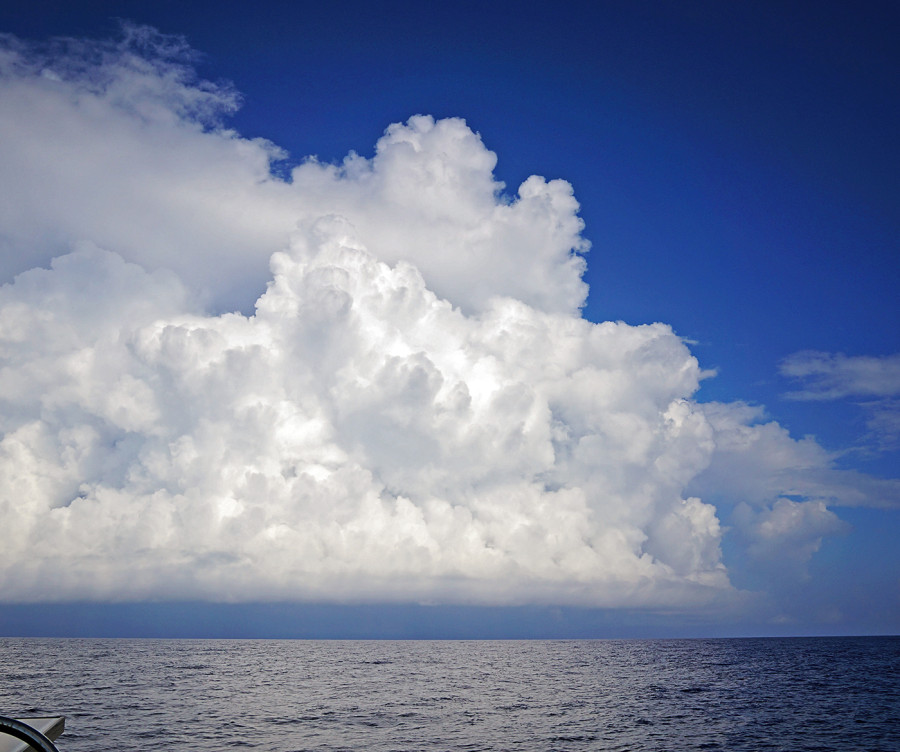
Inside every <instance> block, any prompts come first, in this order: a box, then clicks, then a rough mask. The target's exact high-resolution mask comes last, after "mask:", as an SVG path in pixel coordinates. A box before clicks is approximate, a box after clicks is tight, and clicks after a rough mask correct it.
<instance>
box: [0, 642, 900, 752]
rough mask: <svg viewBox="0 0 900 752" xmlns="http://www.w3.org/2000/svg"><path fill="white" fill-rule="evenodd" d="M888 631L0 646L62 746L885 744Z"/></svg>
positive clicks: (10, 677) (2, 672) (34, 710)
mask: <svg viewBox="0 0 900 752" xmlns="http://www.w3.org/2000/svg"><path fill="white" fill-rule="evenodd" d="M898 668H900V638H898V637H862V638H852V637H844V638H770V639H710V640H700V639H698V640H608V641H605V640H604V641H580V640H579V641H297V640H290V641H288V640H285V641H263V640H130V639H128V640H122V639H20V638H8V639H0V714H5V715H17V716H28V715H32V716H33V715H57V714H64V715H65V716H66V717H67V721H66V729H67V730H66V732H65V734H64V735H63V737H61V738H60V740H59V744H58V746H59V747H60V749H61V750H62V751H63V752H88V751H90V752H96V751H97V750H111V751H112V750H116V751H117V752H128V751H129V750H133V751H134V752H137V751H138V750H140V751H141V752H150V751H151V750H173V749H184V750H191V751H192V752H204V751H205V750H210V751H211V750H219V749H222V748H227V747H247V748H258V749H265V750H279V751H283V752H288V751H291V750H322V751H324V750H363V749H365V750H376V751H377V750H426V749H436V750H437V749H440V750H553V749H558V750H597V749H603V750H701V749H703V750H716V749H720V750H763V749H772V750H792V752H796V751H797V750H863V749H864V750H896V749H898V748H900V700H898V698H900V679H898V676H900V672H898Z"/></svg>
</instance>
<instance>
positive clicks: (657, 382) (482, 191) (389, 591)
mask: <svg viewBox="0 0 900 752" xmlns="http://www.w3.org/2000/svg"><path fill="white" fill-rule="evenodd" d="M185 54H186V51H185V49H184V47H183V46H182V45H180V44H178V43H177V40H174V41H173V40H171V39H169V38H166V37H160V36H158V35H155V34H154V33H152V32H150V31H148V30H140V29H131V30H129V31H128V32H127V34H126V38H125V40H124V41H122V42H117V43H102V44H89V43H78V44H75V43H70V44H69V45H68V47H64V48H54V49H53V50H52V51H51V52H47V51H46V50H45V51H43V52H41V51H36V50H35V49H33V48H29V47H27V46H26V45H24V44H22V43H20V42H18V41H16V40H12V39H10V38H6V39H5V41H4V45H3V52H2V56H0V62H2V68H0V70H2V77H0V101H2V102H3V105H2V107H0V165H2V166H3V167H0V170H3V172H4V175H3V180H2V181H0V193H2V201H0V207H3V208H0V232H2V243H3V251H2V252H3V258H4V265H3V270H4V273H5V274H6V275H7V276H6V278H5V279H4V280H3V281H4V282H6V284H4V285H3V286H2V287H0V525H2V529H3V530H4V531H5V533H4V536H5V540H6V541H7V545H6V549H5V551H4V557H3V561H2V562H0V598H2V599H4V600H32V599H38V600H45V599H71V598H94V599H107V598H115V599H123V598H131V599H134V598H210V599H218V600H259V599H285V598H297V599H338V600H356V601H359V600H419V601H441V602H471V603H525V602H533V603H559V604H582V605H602V606H665V607H667V608H672V607H692V606H696V605H698V604H701V603H708V602H710V601H715V600H717V599H719V600H722V599H729V598H732V597H733V595H734V591H733V588H732V587H731V584H730V582H729V578H728V573H727V570H726V567H725V564H724V563H723V560H722V552H721V540H722V535H723V530H722V525H721V524H720V514H721V511H722V510H723V509H730V508H731V507H733V506H735V505H737V504H747V505H750V506H751V507H752V508H753V509H754V510H756V512H755V515H744V517H746V518H747V519H750V518H751V517H752V520H751V522H748V525H749V524H753V525H757V527H759V525H763V527H764V530H765V545H766V546H767V547H768V548H767V550H773V551H774V550H777V545H776V544H777V539H778V537H779V536H782V537H783V538H784V539H786V540H788V539H789V540H792V541H798V540H800V541H806V543H805V544H804V545H806V546H807V548H806V549H804V550H808V551H809V552H810V553H811V552H812V551H813V550H814V549H815V543H814V541H815V540H816V539H818V538H821V536H822V535H823V534H828V533H831V532H834V531H835V530H836V529H837V526H836V524H834V523H833V520H832V516H833V513H832V512H830V511H828V510H827V509H826V507H825V504H841V503H884V504H895V503H896V499H897V496H898V494H897V489H896V488H895V487H894V486H890V487H888V486H885V487H878V488H874V489H873V487H871V486H869V487H863V486H864V484H860V483H859V482H857V481H858V478H857V477H856V476H853V475H848V474H846V473H841V472H840V471H838V470H836V469H834V467H833V465H832V461H833V457H831V456H830V455H828V454H827V453H826V452H824V450H822V449H821V447H819V446H818V445H817V444H815V442H814V441H812V440H809V439H807V440H803V441H800V442H798V441H795V440H793V439H791V438H790V437H789V436H788V435H787V432H786V431H784V429H782V428H781V427H780V426H778V425H777V424H774V423H771V422H769V423H766V422H763V420H762V415H761V414H760V413H759V411H756V410H753V409H751V408H748V407H747V406H745V405H742V404H740V403H734V404H716V405H703V404H697V403H696V402H694V401H693V396H694V394H695V393H696V391H697V389H698V387H699V384H700V381H701V379H703V378H704V377H705V376H708V375H709V374H707V373H705V372H704V371H703V370H702V369H701V368H700V366H699V364H698V362H697V360H696V358H694V356H693V355H692V354H691V352H690V351H689V349H688V347H687V346H686V344H685V343H684V342H683V341H682V340H681V339H680V338H679V337H677V336H676V335H675V334H674V333H673V332H672V330H671V328H670V327H668V326H666V325H664V324H652V325H645V326H629V325H627V324H624V323H621V322H619V323H615V322H603V323H591V322H589V321H586V320H584V319H583V318H582V317H581V316H580V314H579V311H580V307H581V305H582V304H583V302H584V299H585V295H586V286H585V284H584V282H583V281H582V279H581V274H582V272H583V270H584V264H585V260H584V255H583V254H584V253H585V251H586V250H587V248H588V244H587V243H586V241H585V240H584V239H583V238H582V236H581V231H582V222H581V220H580V218H579V217H578V204H577V202H576V200H575V199H574V197H573V194H572V190H571V187H570V186H569V185H568V184H567V183H565V182H563V181H560V180H551V181H547V180H545V179H543V178H540V177H532V178H529V179H528V180H527V181H525V183H523V185H522V186H521V187H520V188H519V189H518V191H517V193H516V194H515V195H514V196H508V195H506V194H504V193H503V186H502V185H501V184H499V183H498V182H497V181H496V180H495V179H494V176H493V167H494V164H495V157H494V155H493V154H492V153H491V152H490V151H488V150H487V149H486V148H485V146H484V144H483V142H482V140H481V138H480V137H479V136H478V135H477V134H475V133H473V132H472V131H471V130H470V129H469V128H468V127H467V126H466V124H465V123H464V122H463V121H462V120H459V119H449V120H440V121H435V120H434V119H432V118H430V117H426V116H416V117H413V118H411V119H410V120H409V121H408V122H407V123H405V124H395V125H392V126H390V127H389V128H388V129H387V131H386V132H385V135H384V137H383V138H382V139H381V140H380V141H379V143H378V145H377V148H376V154H375V156H374V157H373V158H372V159H364V158H362V157H359V156H356V155H354V154H352V153H351V155H350V156H348V157H347V158H346V159H345V160H344V162H343V163H342V164H340V165H328V164H322V163H320V162H317V161H315V160H307V161H306V162H304V163H303V164H301V165H300V166H298V167H297V168H295V169H294V170H293V172H292V176H291V179H290V180H287V181H286V180H281V179H278V178H276V177H273V175H272V174H271V172H270V164H271V160H273V159H276V158H278V157H279V152H278V150H277V149H276V148H275V147H274V146H272V145H271V144H268V143H266V142H263V141H259V140H247V139H244V138H242V137H240V136H239V135H238V134H236V133H234V132H232V131H228V130H225V129H224V128H223V127H222V126H221V124H220V123H221V118H222V117H224V116H225V115H226V114H227V112H228V111H229V110H230V109H231V108H232V107H233V106H234V102H235V95H234V94H233V93H232V92H231V91H230V90H228V89H227V88H222V87H213V86H211V85H209V84H205V83H203V82H198V81H196V80H195V79H194V78H193V74H192V72H191V70H190V67H189V65H188V63H187V62H186V61H185ZM14 275H15V276H14ZM232 311H233V312H232ZM726 474H727V475H728V477H729V479H730V486H729V487H727V488H726V487H725V484H724V483H723V481H722V479H723V477H725V475H726ZM785 495H790V496H791V504H793V505H797V506H796V507H794V506H792V507H788V506H787V505H786V503H785V502H783V501H781V500H782V499H783V498H784V497H785ZM875 497H877V498H875ZM803 505H813V506H809V507H805V506H803ZM787 512H790V514H788V513H787ZM829 515H831V516H829ZM740 519H742V517H740V516H738V517H736V520H737V523H739V522H740ZM760 520H762V522H760ZM769 522H771V523H772V524H769ZM775 522H777V525H776V524H775ZM763 527H761V528H760V529H763ZM804 536H805V538H804ZM760 540H762V538H760V536H759V535H757V537H756V539H754V541H755V543H754V545H762V544H761V543H760ZM809 541H813V543H809Z"/></svg>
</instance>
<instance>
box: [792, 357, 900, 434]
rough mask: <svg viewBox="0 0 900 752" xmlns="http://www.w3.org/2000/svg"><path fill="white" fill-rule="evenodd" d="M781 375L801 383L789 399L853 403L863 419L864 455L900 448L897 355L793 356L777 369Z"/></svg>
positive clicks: (899, 374) (899, 372)
mask: <svg viewBox="0 0 900 752" xmlns="http://www.w3.org/2000/svg"><path fill="white" fill-rule="evenodd" d="M779 370H780V371H781V373H782V375H784V376H787V377H789V378H792V379H794V380H795V381H798V382H800V384H801V388H800V389H798V390H796V391H792V392H787V393H786V394H785V395H784V396H785V397H787V398H788V399H794V400H804V401H832V400H841V399H854V400H855V401H857V404H858V405H859V406H860V407H861V408H862V410H863V411H864V413H865V415H866V418H865V420H866V428H867V429H868V433H867V434H866V435H865V436H864V437H863V439H862V440H863V442H865V445H866V447H867V449H866V451H872V450H874V451H889V450H894V449H896V448H898V446H900V400H898V399H897V396H898V395H900V354H897V355H884V356H881V357H875V356H863V355H860V356H853V357H849V356H847V355H844V354H842V353H825V352H817V351H805V352H799V353H795V354H794V355H791V356H790V357H788V358H786V359H785V360H783V361H782V362H781V364H780V366H779Z"/></svg>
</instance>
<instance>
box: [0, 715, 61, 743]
mask: <svg viewBox="0 0 900 752" xmlns="http://www.w3.org/2000/svg"><path fill="white" fill-rule="evenodd" d="M0 734H8V735H9V736H14V737H15V738H16V739H20V740H21V741H23V742H25V743H26V744H30V745H31V746H32V747H33V748H34V749H36V750H38V752H59V750H58V749H57V748H56V745H54V744H53V742H51V741H50V740H49V739H48V738H47V737H46V736H44V735H43V734H42V733H41V732H40V731H38V730H37V729H33V728H31V726H29V725H28V724H27V723H22V721H17V720H16V719H15V718H7V717H6V716H2V715H0Z"/></svg>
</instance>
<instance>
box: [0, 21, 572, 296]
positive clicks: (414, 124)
mask: <svg viewBox="0 0 900 752" xmlns="http://www.w3.org/2000/svg"><path fill="white" fill-rule="evenodd" d="M54 51H55V53H56V54H53V55H51V54H49V53H46V52H45V53H43V54H38V53H37V52H36V51H35V50H33V49H30V48H26V47H25V46H23V45H22V44H21V43H18V42H16V41H15V40H12V39H10V38H6V39H5V45H3V46H2V48H0V101H2V102H3V106H2V107H0V134H2V136H3V138H2V139H0V164H2V165H3V172H4V180H3V182H2V184H0V228H2V229H0V279H4V280H7V281H8V280H9V279H11V278H12V276H13V275H14V274H17V273H19V272H22V271H25V270H26V269H29V268H31V267H32V266H34V265H38V264H40V265H45V264H47V263H48V262H49V260H50V259H51V258H53V257H54V256H56V255H58V254H60V253H63V252H66V251H68V250H69V249H70V248H71V245H72V243H73V242H78V241H82V240H90V241H92V242H95V243H96V244H98V245H99V246H101V247H104V248H111V249H115V250H116V252H117V253H119V254H121V255H122V256H123V257H124V258H126V259H128V260H129V261H134V262H136V263H139V264H141V265H142V266H143V267H145V268H146V269H148V270H155V269H158V268H167V269H171V270H173V271H175V272H176V273H178V275H179V276H180V277H181V279H182V280H183V281H184V282H185V283H186V284H187V285H188V287H189V288H190V289H191V290H193V291H194V292H196V293H201V294H202V295H203V296H204V299H205V301H206V302H207V303H208V304H209V305H210V306H211V307H212V308H213V309H214V310H216V311H229V310H243V311H245V312H249V311H251V310H252V307H253V303H254V301H255V300H256V298H257V297H258V295H259V294H260V293H261V292H262V291H263V290H264V289H265V284H266V282H267V280H268V272H267V266H266V265H267V261H268V258H269V256H270V255H271V254H272V253H274V252H275V251H277V250H280V249H281V248H283V247H284V246H285V245H286V244H287V241H288V238H289V237H290V234H291V233H292V232H293V230H294V229H295V228H296V226H297V225H298V223H303V222H305V223H310V222H313V221H315V220H316V219H317V218H318V217H319V216H321V215H323V214H330V213H332V212H333V211H334V209H335V207H336V206H337V207H340V210H341V213H342V215H343V216H345V217H347V218H348V219H349V220H350V221H351V222H353V223H354V225H356V226H357V228H358V229H359V230H360V232H361V233H363V234H364V236H365V237H366V239H367V246H368V248H369V249H370V250H371V251H372V252H373V253H376V254H377V255H378V256H379V258H381V259H382V260H385V261H388V262H395V261H398V260H401V259H402V260H406V261H412V262H414V263H415V265H416V267H417V268H418V269H419V270H420V272H421V273H422V275H423V276H424V278H425V280H426V282H427V283H428V284H429V286H430V287H431V288H432V289H433V290H434V291H435V292H437V293H438V294H439V295H440V296H442V297H444V298H446V299H448V300H450V301H451V302H452V303H453V304H454V305H458V306H461V307H462V308H463V309H464V310H466V311H477V310H482V309H483V308H484V307H485V306H486V305H487V304H488V302H489V300H490V298H491V297H493V296H494V295H498V294H500V295H507V296H511V297H515V298H517V299H520V300H522V301H524V302H527V303H529V304H530V305H534V306H536V307H538V308H540V309H542V310H548V311H561V312H568V313H571V312H575V311H577V310H578V308H579V307H580V306H581V305H582V304H583V302H584V299H585V297H586V294H587V287H586V285H585V284H584V282H583V281H582V280H581V274H582V272H583V270H584V260H583V258H582V257H581V256H579V255H578V253H577V252H581V251H585V250H587V248H588V243H587V242H586V241H585V240H584V239H583V238H582V237H581V235H580V232H581V229H582V221H581V219H580V218H579V217H578V216H577V211H578V203H577V202H576V201H575V199H574V197H573V196H572V189H571V186H570V185H569V184H568V183H565V182H564V181H561V180H553V181H550V182H549V183H548V182H546V181H545V180H543V179H542V178H539V177H536V176H535V177H531V178H529V179H528V180H527V181H526V182H525V183H524V184H523V185H522V186H521V187H520V189H519V192H518V195H517V196H516V197H515V198H514V200H508V199H506V198H504V197H502V196H501V191H502V189H503V184H502V183H498V182H496V181H495V180H494V178H493V172H492V171H493V167H494V165H495V162H496V157H495V155H494V154H493V153H492V152H490V151H488V150H487V149H486V148H485V147H484V144H483V143H482V141H481V139H480V137H479V136H478V135H477V134H475V133H473V132H472V131H471V130H469V128H468V127H467V126H466V124H465V122H464V121H462V120H459V119H448V120H442V121H440V122H437V123H435V121H434V120H433V119H432V118H430V117H424V116H420V117H414V118H412V119H410V121H409V123H408V124H406V125H400V124H396V125H393V126H391V127H390V128H389V129H388V130H387V132H386V133H385V135H384V137H383V138H382V139H381V140H380V141H379V142H378V144H377V147H376V155H375V157H374V158H373V159H371V160H368V159H364V158H362V157H359V156H357V155H355V154H351V155H350V156H349V157H347V159H346V160H345V161H344V163H343V164H341V165H339V166H335V165H328V164H322V163H319V162H317V161H315V160H309V161H307V162H306V163H304V164H302V165H300V166H299V167H297V168H296V169H295V170H294V171H293V182H292V183H287V182H284V181H282V180H278V179H276V178H274V177H272V175H271V174H270V166H271V163H272V161H273V160H275V159H278V158H280V157H283V156H284V155H283V154H282V152H281V151H280V150H279V149H277V148H276V147H274V146H273V145H272V144H270V143H268V142H265V141H263V140H259V139H256V140H247V139H244V138H240V137H239V136H238V135H237V134H236V133H234V132H233V131H229V130H225V129H223V128H221V127H218V126H217V125H216V123H217V122H218V121H219V120H220V119H221V118H222V117H223V116H225V115H226V114H227V113H228V112H230V111H231V110H233V109H234V108H235V107H236V102H237V97H236V95H235V94H234V92H233V91H231V90H230V89H228V88H227V87H222V86H214V85H211V84H208V83H204V82H197V81H195V77H194V74H193V72H192V69H191V68H190V67H189V66H188V64H187V63H188V62H189V57H190V55H189V50H187V49H186V48H185V46H184V44H183V43H182V42H179V41H178V40H177V39H176V40H173V39H172V38H171V37H164V36H162V35H159V34H157V33H156V32H153V31H152V30H148V29H144V28H127V29H126V34H125V38H124V39H123V40H122V41H121V42H118V43H75V42H70V43H69V44H68V45H67V46H64V47H62V48H61V49H55V50H54ZM523 259H527V263H523Z"/></svg>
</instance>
